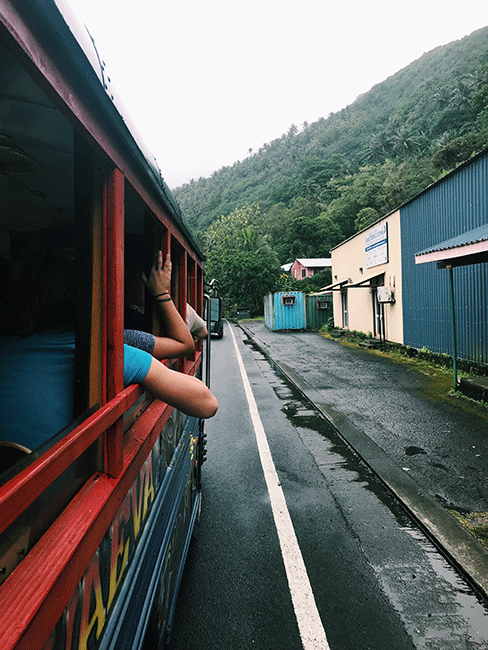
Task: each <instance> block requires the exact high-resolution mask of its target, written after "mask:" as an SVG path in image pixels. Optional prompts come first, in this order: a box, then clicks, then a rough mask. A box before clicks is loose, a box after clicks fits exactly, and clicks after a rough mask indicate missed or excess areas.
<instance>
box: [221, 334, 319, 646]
mask: <svg viewBox="0 0 488 650" xmlns="http://www.w3.org/2000/svg"><path fill="white" fill-rule="evenodd" d="M229 329H230V332H231V334H232V339H233V341H234V348H235V351H236V355H237V361H238V363H239V369H240V371H241V376H242V382H243V384H244V390H245V392H246V397H247V402H248V405H249V412H250V414H251V420H252V423H253V426H254V431H255V433H256V439H257V443H258V449H259V456H260V458H261V465H262V467H263V472H264V476H265V479H266V485H267V486H268V492H269V496H270V500H271V508H272V510H273V516H274V520H275V525H276V530H277V531H278V538H279V540H280V546H281V554H282V556H283V562H284V564H285V570H286V575H287V578H288V585H289V588H290V594H291V598H292V602H293V607H294V609H295V616H296V618H297V622H298V628H299V630H300V636H301V639H302V645H303V648H304V650H330V647H329V644H328V643H327V637H326V636H325V630H324V628H323V625H322V621H321V620H320V615H319V612H318V609H317V605H316V603H315V598H314V595H313V592H312V587H311V585H310V581H309V579H308V575H307V569H306V568H305V563H304V561H303V557H302V553H301V551H300V547H299V546H298V540H297V537H296V535H295V530H294V528H293V523H292V521H291V517H290V513H289V512H288V508H287V506H286V501H285V495H284V493H283V490H282V489H281V485H280V480H279V478H278V474H277V472H276V468H275V466H274V463H273V458H272V456H271V451H270V449H269V445H268V440H267V438H266V433H265V431H264V427H263V423H262V422H261V418H260V416H259V412H258V408H257V405H256V400H255V399H254V395H253V393H252V389H251V385H250V383H249V378H248V376H247V373H246V369H245V368H244V363H243V361H242V357H241V353H240V352H239V348H238V347H237V341H236V337H235V335H234V332H233V331H232V327H229Z"/></svg>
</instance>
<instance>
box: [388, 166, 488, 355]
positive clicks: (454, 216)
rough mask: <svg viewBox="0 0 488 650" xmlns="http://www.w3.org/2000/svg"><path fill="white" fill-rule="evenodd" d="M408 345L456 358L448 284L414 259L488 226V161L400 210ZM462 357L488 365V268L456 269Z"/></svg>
mask: <svg viewBox="0 0 488 650" xmlns="http://www.w3.org/2000/svg"><path fill="white" fill-rule="evenodd" d="M400 223H401V240H402V276H403V292H402V294H403V325H404V343H405V345H411V346H413V347H415V348H421V347H423V346H426V347H427V348H428V349H429V350H432V351H433V352H439V353H447V354H451V353H452V337H451V314H450V303H449V284H448V282H449V278H448V273H449V271H448V270H447V269H438V268H437V265H436V264H435V262H428V263H425V264H415V260H414V254H415V253H418V252H419V251H421V250H424V249H425V248H428V247H429V246H432V245H435V244H438V243H440V242H442V241H444V240H446V239H450V238H451V237H454V236H456V235H459V234H461V233H463V232H466V231H468V230H472V229H473V228H476V227H477V226H481V225H483V224H485V223H488V155H484V156H482V157H480V158H477V159H475V160H474V161H473V162H472V163H470V164H468V165H465V166H464V167H462V168H460V169H459V170H457V171H456V172H454V173H453V174H451V175H449V176H446V178H445V179H443V180H442V181H439V182H438V183H436V184H435V185H433V186H432V187H431V188H430V189H428V190H427V191H426V192H424V193H423V194H421V195H420V196H418V197H416V198H415V199H414V200H412V201H411V202H410V203H408V204H407V205H405V206H404V207H402V208H401V210H400ZM453 272H454V293H455V309H456V324H457V342H458V356H459V357H460V358H463V359H471V360H473V361H479V362H483V363H488V326H487V306H488V303H487V298H488V264H474V265H471V266H463V267H457V268H454V270H453Z"/></svg>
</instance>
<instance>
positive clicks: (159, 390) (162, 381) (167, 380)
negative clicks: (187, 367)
mask: <svg viewBox="0 0 488 650" xmlns="http://www.w3.org/2000/svg"><path fill="white" fill-rule="evenodd" d="M142 385H143V386H144V388H147V390H148V391H149V392H151V393H152V394H153V395H154V396H155V397H157V398H159V399H160V400H162V401H163V402H166V403H167V404H170V405H171V406H174V407H175V408H177V409H178V410H179V411H181V412H182V413H186V415H192V416H194V417H198V418H211V417H212V416H213V415H215V413H216V412H217V408H218V402H217V398H216V397H215V396H214V395H213V394H212V393H211V392H210V390H209V388H207V386H206V385H205V384H204V383H203V381H200V379H197V378H196V377H192V376H191V375H185V374H183V373H181V372H177V371H176V370H170V369H169V368H167V367H166V366H165V365H164V364H162V363H161V362H160V361H158V360H157V359H153V360H152V362H151V367H150V368H149V372H148V373H147V375H146V377H145V379H144V381H143V382H142Z"/></svg>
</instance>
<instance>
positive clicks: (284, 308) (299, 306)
mask: <svg viewBox="0 0 488 650" xmlns="http://www.w3.org/2000/svg"><path fill="white" fill-rule="evenodd" d="M264 323H265V325H266V327H267V328H268V329H270V330H303V329H305V328H306V326H307V323H306V316H305V295H304V294H303V293H302V292H301V291H280V292H278V293H268V294H267V295H266V296H265V297H264Z"/></svg>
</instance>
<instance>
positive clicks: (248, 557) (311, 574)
mask: <svg viewBox="0 0 488 650" xmlns="http://www.w3.org/2000/svg"><path fill="white" fill-rule="evenodd" d="M231 330H232V331H231ZM233 335H234V336H235V341H236V347H235V346H234V337H233ZM245 338H246V337H245V336H244V335H243V333H242V331H241V330H240V329H239V328H237V327H235V326H232V327H229V326H228V325H226V328H225V334H224V338H223V339H222V340H221V341H213V342H212V348H213V352H212V365H213V368H212V370H213V375H212V389H213V390H214V391H215V393H216V395H217V396H218V399H219V403H220V407H219V412H218V414H217V416H216V417H215V418H213V419H212V420H210V421H209V422H208V423H207V434H208V461H207V462H206V464H205V465H204V476H203V480H204V507H203V512H202V522H201V526H200V533H199V537H198V539H197V540H195V542H194V543H193V544H192V546H191V548H190V554H189V558H188V563H187V567H186V569H185V574H184V577H183V583H182V587H181V591H180V597H179V602H178V607H177V613H176V618H175V622H174V629H173V639H172V644H171V648H172V650H192V649H195V650H225V649H229V650H239V649H241V648H242V649H245V650H248V649H250V648H256V649H257V650H274V649H275V648H276V650H295V649H297V650H299V649H300V648H305V650H312V649H315V648H317V649H318V648H320V649H321V650H322V649H323V650H326V649H327V648H331V650H359V649H360V650H367V649H368V648H371V649H374V650H383V649H384V650H409V649H414V648H415V649H417V650H418V649H425V650H427V649H429V650H431V649H439V650H440V649H441V648H442V650H450V649H453V650H454V649H456V650H460V649H468V648H469V649H471V648H478V649H481V648H482V649H484V650H486V649H487V648H488V609H487V607H486V605H485V603H484V602H482V601H481V599H480V598H478V597H477V596H476V594H475V593H474V592H473V591H472V590H471V589H470V588H469V586H468V585H467V584H466V583H465V582H464V580H463V579H462V578H461V576H460V575H459V574H458V573H457V572H456V571H455V570H453V569H452V568H451V567H450V566H449V564H448V563H447V561H446V560H445V559H444V557H443V556H442V555H440V554H439V553H438V552H437V550H436V549H435V548H434V547H433V545H432V544H431V543H430V542H429V541H428V540H427V539H426V538H425V536H424V535H423V534H422V533H421V532H420V530H419V529H418V528H417V527H416V525H415V524H414V522H413V521H412V520H411V519H410V518H409V516H408V515H407V514H406V512H405V510H404V509H403V508H402V507H401V506H400V505H399V503H398V502H397V500H395V499H394V498H393V497H392V496H391V494H390V493H389V492H388V491H386V490H385V488H384V487H383V485H382V483H381V482H380V481H379V480H378V479H377V478H376V477H375V475H374V474H373V473H372V472H371V471H370V470H369V468H368V467H367V466H366V465H365V464H364V463H363V462H362V461H361V460H360V459H359V458H358V456H357V455H356V454H355V453H353V452H352V451H351V449H350V447H349V446H348V445H346V444H345V443H344V441H343V440H342V439H341V438H340V437H339V436H338V435H337V433H336V432H335V431H334V430H333V429H332V428H331V427H330V426H329V425H328V424H327V422H326V421H325V420H324V419H323V418H321V417H320V416H319V415H318V414H317V412H316V411H314V410H313V409H311V408H310V406H309V405H308V404H307V403H306V402H304V401H303V399H302V396H301V395H300V394H299V393H298V392H297V391H296V390H295V389H294V388H293V387H292V386H290V384H289V383H288V382H287V381H286V380H285V378H284V377H283V376H282V375H280V373H277V372H276V370H275V369H274V368H273V367H272V365H271V364H270V363H269V361H268V360H267V359H266V358H265V357H264V356H263V354H261V352H260V351H259V350H257V349H256V348H255V347H254V346H253V345H248V344H246V342H245ZM239 357H240V358H241V359H242V368H243V372H244V379H243V376H242V373H241V369H240V368H239ZM246 377H247V379H246ZM246 381H248V382H249V388H250V392H251V393H252V397H249V396H246V393H245V391H244V387H245V382H246ZM249 399H251V410H250V408H249ZM252 400H255V407H256V408H255V409H254V407H253V401H252ZM260 425H262V429H260ZM263 434H264V435H265V442H267V443H268V445H269V450H270V454H271V459H272V466H271V467H270V459H269V457H267V456H266V445H265V444H264V447H263ZM263 449H264V451H263ZM274 470H275V471H276V475H275V474H273V471H274ZM280 492H281V493H282V495H283V496H284V498H285V503H284V504H282V503H280V501H279V499H280ZM273 508H275V511H273ZM287 513H289V516H290V521H291V525H292V532H291V533H290V530H289V528H288V527H287V526H288V523H289V522H288V520H287V517H286V514H287ZM287 522H288V523H287ZM297 548H298V551H297ZM302 559H303V563H304V567H305V570H306V574H305V576H304V574H303V573H302V572H301V570H300V567H301V560H302ZM300 626H301V627H300Z"/></svg>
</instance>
